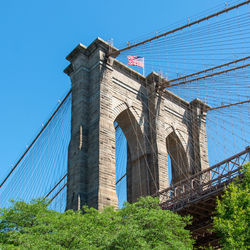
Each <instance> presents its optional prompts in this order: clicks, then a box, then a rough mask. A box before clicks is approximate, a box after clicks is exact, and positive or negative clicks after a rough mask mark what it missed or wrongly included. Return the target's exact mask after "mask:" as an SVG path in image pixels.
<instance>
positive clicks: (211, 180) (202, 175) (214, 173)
mask: <svg viewBox="0 0 250 250" xmlns="http://www.w3.org/2000/svg"><path fill="white" fill-rule="evenodd" d="M249 158H250V147H249V146H248V147H247V148H246V149H245V150H244V151H242V152H240V153H238V154H236V155H233V156H232V157H230V158H227V159H226V160H224V161H221V162H219V163H217V164H215V165H213V166H212V167H210V168H208V169H205V170H203V171H200V172H198V173H196V174H194V175H192V176H190V177H189V178H186V179H184V180H181V181H179V182H177V183H175V184H174V185H172V186H170V187H169V188H167V189H164V190H162V191H160V192H158V193H156V194H155V195H154V196H158V197H159V199H160V204H161V206H162V207H163V208H165V209H176V208H177V207H179V206H183V204H185V203H188V202H190V201H192V200H195V199H198V198H199V197H200V196H202V195H206V194H208V193H212V192H216V191H218V190H221V189H222V188H224V186H225V185H226V184H228V183H230V182H231V181H232V180H233V179H234V178H235V177H237V176H239V177H241V176H242V173H241V169H242V168H243V165H244V164H245V163H246V162H247V160H249Z"/></svg>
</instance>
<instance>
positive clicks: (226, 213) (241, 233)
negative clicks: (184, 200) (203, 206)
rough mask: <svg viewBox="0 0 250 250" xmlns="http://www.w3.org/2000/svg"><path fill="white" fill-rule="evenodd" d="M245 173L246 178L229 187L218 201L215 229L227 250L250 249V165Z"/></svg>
mask: <svg viewBox="0 0 250 250" xmlns="http://www.w3.org/2000/svg"><path fill="white" fill-rule="evenodd" d="M243 173H244V177H243V178H242V179H241V180H239V179H238V180H237V181H236V182H235V183H232V184H231V185H229V187H228V188H227V189H226V191H225V194H224V195H223V196H222V199H221V200H219V199H218V200H217V208H216V216H215V217H214V229H215V232H217V234H218V235H220V236H221V243H222V245H223V246H224V247H225V249H250V225H249V218H250V217H249V215H250V196H249V185H250V163H247V164H246V165H245V166H244V169H243Z"/></svg>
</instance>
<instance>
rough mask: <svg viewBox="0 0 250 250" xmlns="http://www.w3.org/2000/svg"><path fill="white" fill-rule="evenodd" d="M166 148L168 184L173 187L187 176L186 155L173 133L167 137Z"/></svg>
mask: <svg viewBox="0 0 250 250" xmlns="http://www.w3.org/2000/svg"><path fill="white" fill-rule="evenodd" d="M166 147H167V155H168V159H167V161H168V171H169V169H170V173H169V184H170V185H174V184H175V183H176V182H178V181H181V180H183V179H184V178H186V177H187V176H188V173H189V170H188V160H187V155H186V152H185V150H184V147H183V145H182V143H181V141H180V139H179V137H178V136H177V134H176V133H175V132H174V131H173V132H172V133H170V134H169V135H168V136H167V138H166Z"/></svg>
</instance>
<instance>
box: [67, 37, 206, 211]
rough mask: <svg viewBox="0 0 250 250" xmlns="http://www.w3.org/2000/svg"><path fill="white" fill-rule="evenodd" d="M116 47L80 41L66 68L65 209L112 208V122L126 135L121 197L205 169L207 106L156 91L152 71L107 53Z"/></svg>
mask: <svg viewBox="0 0 250 250" xmlns="http://www.w3.org/2000/svg"><path fill="white" fill-rule="evenodd" d="M115 50H116V49H115V48H114V47H112V46H110V45H109V44H108V43H106V42H105V41H103V40H101V39H100V38H97V39H96V40H95V41H94V42H93V43H92V44H91V45H89V46H88V47H85V46H84V45H82V44H79V45H78V46H77V47H76V48H75V49H74V50H73V51H72V52H71V53H70V54H69V55H68V56H67V60H68V61H69V62H70V65H69V66H68V67H67V68H66V69H65V71H64V72H65V73H66V74H67V75H69V77H70V79H71V85H72V113H71V141H70V144H69V150H68V184H67V209H74V210H77V209H80V208H81V207H82V206H83V205H88V206H90V207H94V208H97V209H103V207H105V206H107V205H113V206H117V204H118V201H117V195H116V185H115V127H114V122H115V121H116V122H117V123H118V124H119V126H120V127H121V129H122V131H123V133H124V135H125V137H126V139H127V171H126V174H127V200H128V201H129V202H134V201H136V200H137V198H138V197H140V196H145V195H153V194H155V193H156V192H157V191H159V190H162V189H164V188H167V187H168V185H169V183H168V162H167V161H168V157H167V154H168V153H169V155H170V157H171V162H172V164H171V166H172V182H173V183H174V182H177V181H179V180H181V179H183V178H185V177H186V176H189V175H191V174H194V173H196V172H198V171H200V170H203V169H206V168H208V152H207V138H206V110H207V108H208V106H207V105H206V104H204V103H202V102H201V101H200V100H198V99H195V100H193V101H192V102H190V103H189V102H187V101H185V100H183V99H181V98H180V97H178V96H176V95H174V94H173V93H171V92H170V91H165V92H164V93H162V94H159V93H158V92H157V91H156V89H157V86H159V85H160V84H161V83H163V82H164V83H165V84H168V82H167V80H166V79H164V78H163V77H161V76H160V75H159V74H156V73H154V72H153V73H151V74H149V75H148V76H147V77H144V76H142V75H141V74H139V73H137V72H136V71H134V70H132V69H131V68H129V67H128V66H126V65H124V64H123V63H121V62H119V61H118V60H116V59H115V58H112V57H108V56H107V55H108V54H109V53H110V52H112V51H115Z"/></svg>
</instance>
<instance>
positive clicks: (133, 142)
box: [115, 108, 148, 202]
mask: <svg viewBox="0 0 250 250" xmlns="http://www.w3.org/2000/svg"><path fill="white" fill-rule="evenodd" d="M115 122H117V123H118V125H119V126H120V128H121V129H122V131H123V133H124V135H125V137H126V140H127V167H126V176H127V201H129V202H135V201H136V200H137V199H138V197H140V196H143V195H147V194H148V181H147V180H148V168H147V166H146V164H147V154H146V150H145V144H144V137H143V133H142V130H141V127H140V125H139V124H138V121H137V120H136V118H135V116H134V115H133V113H132V112H131V109H130V108H127V109H125V110H123V111H122V112H121V113H120V114H119V115H118V116H117V117H116V118H115Z"/></svg>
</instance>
